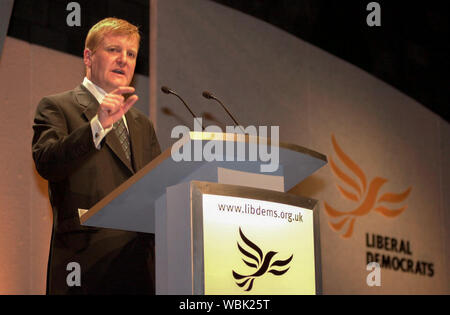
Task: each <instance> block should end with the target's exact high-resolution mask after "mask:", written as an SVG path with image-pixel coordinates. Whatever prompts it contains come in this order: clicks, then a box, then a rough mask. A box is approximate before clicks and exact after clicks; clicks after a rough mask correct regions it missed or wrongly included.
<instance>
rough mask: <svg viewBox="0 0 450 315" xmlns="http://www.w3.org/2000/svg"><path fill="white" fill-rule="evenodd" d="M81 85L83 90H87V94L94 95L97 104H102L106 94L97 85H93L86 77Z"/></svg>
mask: <svg viewBox="0 0 450 315" xmlns="http://www.w3.org/2000/svg"><path fill="white" fill-rule="evenodd" d="M83 85H84V87H85V88H87V89H88V90H89V92H91V93H92V95H94V97H95V99H96V100H97V101H98V103H99V104H101V103H102V102H103V99H104V98H105V95H106V94H107V93H106V91H105V90H103V89H102V88H101V87H99V86H98V85H95V84H94V83H92V81H91V80H89V79H88V78H87V77H84V80H83Z"/></svg>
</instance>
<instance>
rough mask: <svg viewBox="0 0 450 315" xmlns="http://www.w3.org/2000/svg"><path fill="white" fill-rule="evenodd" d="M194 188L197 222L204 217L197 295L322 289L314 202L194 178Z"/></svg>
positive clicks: (197, 235)
mask: <svg viewBox="0 0 450 315" xmlns="http://www.w3.org/2000/svg"><path fill="white" fill-rule="evenodd" d="M191 192H192V207H193V209H192V211H193V214H194V216H193V218H194V222H195V221H202V224H201V225H199V226H197V227H196V226H195V225H194V227H193V234H194V240H197V245H195V244H194V265H196V264H197V265H198V266H200V267H199V268H196V267H195V266H194V270H195V273H196V274H201V275H202V277H198V276H197V277H194V278H195V280H194V282H196V283H194V291H196V293H200V294H201V293H203V294H224V295H227V294H231V295H239V294H257V295H264V294H270V295H274V294H316V293H318V292H320V283H321V281H320V246H319V239H318V235H319V231H318V218H317V213H316V211H314V207H315V205H316V202H315V201H314V200H311V199H307V198H301V197H298V196H293V195H289V194H286V193H279V192H275V191H269V190H262V189H255V188H248V187H242V186H234V185H221V184H214V183H206V182H192V183H191ZM194 242H195V241H194ZM199 242H201V244H198V243H199ZM195 247H197V248H202V251H199V250H198V249H197V250H195ZM196 289H197V290H196Z"/></svg>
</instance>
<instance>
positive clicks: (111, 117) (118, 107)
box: [97, 86, 139, 129]
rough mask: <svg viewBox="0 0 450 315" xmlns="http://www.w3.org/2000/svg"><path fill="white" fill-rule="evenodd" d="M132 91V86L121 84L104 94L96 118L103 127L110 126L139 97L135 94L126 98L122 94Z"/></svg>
mask: <svg viewBox="0 0 450 315" xmlns="http://www.w3.org/2000/svg"><path fill="white" fill-rule="evenodd" d="M134 91H135V89H134V87H131V86H121V87H118V88H117V89H115V90H114V91H112V92H111V93H108V94H106V95H105V98H104V99H103V102H102V103H101V104H100V106H99V108H98V112H97V115H98V120H99V121H100V123H101V124H102V127H103V129H107V128H109V127H111V126H112V125H113V124H114V123H115V122H116V121H118V120H119V119H121V118H122V116H123V115H125V113H126V112H127V111H128V110H129V109H130V108H131V106H133V105H134V103H136V101H137V100H138V99H139V97H138V96H137V95H135V94H134V95H131V96H130V97H128V98H127V99H126V100H125V97H124V96H123V94H131V93H134Z"/></svg>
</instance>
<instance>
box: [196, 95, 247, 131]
mask: <svg viewBox="0 0 450 315" xmlns="http://www.w3.org/2000/svg"><path fill="white" fill-rule="evenodd" d="M202 95H203V97H204V98H206V99H208V100H210V99H213V100H215V101H216V102H218V103H219V104H220V105H221V106H222V108H223V109H224V110H225V111H226V112H227V114H228V116H230V117H231V119H232V120H233V121H234V124H235V126H239V128H240V129H241V130H242V132H243V133H244V134H245V131H244V129H242V126H241V125H240V124H239V123H238V122H237V120H236V119H235V118H234V116H233V115H232V114H231V113H230V111H229V110H228V108H227V107H226V106H225V105H224V104H223V103H222V102H221V101H220V100H219V99H218V98H217V97H215V96H214V95H213V94H211V93H210V92H208V91H204V92H203V93H202Z"/></svg>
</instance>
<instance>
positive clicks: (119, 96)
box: [32, 18, 160, 294]
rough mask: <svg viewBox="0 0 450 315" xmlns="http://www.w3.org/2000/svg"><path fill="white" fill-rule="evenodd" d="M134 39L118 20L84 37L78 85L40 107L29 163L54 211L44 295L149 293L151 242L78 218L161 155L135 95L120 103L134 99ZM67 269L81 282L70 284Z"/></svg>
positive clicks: (145, 237)
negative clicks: (82, 72)
mask: <svg viewBox="0 0 450 315" xmlns="http://www.w3.org/2000/svg"><path fill="white" fill-rule="evenodd" d="M139 40H140V36H139V31H138V29H137V28H136V27H135V26H134V25H132V24H130V23H128V22H126V21H124V20H120V19H115V18H108V19H105V20H102V21H100V22H99V23H97V24H96V25H94V26H93V27H92V28H91V30H90V31H89V34H88V36H87V38H86V47H85V50H84V63H85V65H86V77H85V78H84V81H83V83H82V84H81V85H80V86H78V87H77V88H75V89H74V90H71V91H67V92H64V93H61V94H57V95H52V96H48V97H45V98H43V99H42V100H41V102H40V103H39V105H38V108H37V111H36V116H35V119H34V125H33V129H34V136H33V146H32V149H33V159H34V161H35V165H36V169H37V171H38V172H39V174H40V175H41V176H42V177H44V178H45V179H47V180H48V182H49V198H50V202H51V205H52V208H53V231H52V239H51V246H50V255H49V265H48V275H47V293H48V294H116V293H130V294H152V293H154V272H155V271H154V238H153V235H150V234H144V233H134V232H126V231H118V230H113V229H97V228H88V227H84V226H81V225H80V222H79V217H78V209H89V208H91V207H92V206H93V205H94V204H96V203H97V202H98V201H100V200H101V199H102V198H103V197H105V196H106V195H107V194H109V193H110V192H111V191H112V190H113V189H115V188H116V187H117V186H119V185H120V184H121V183H123V182H124V181H126V180H127V179H128V178H129V177H131V176H132V175H133V174H134V173H135V172H136V171H138V170H139V169H141V168H142V167H143V166H145V165H146V164H147V163H149V162H150V161H151V160H152V159H154V158H155V157H156V156H157V155H159V154H160V147H159V144H158V140H157V139H156V135H155V131H154V129H153V125H152V124H151V122H150V121H149V119H148V118H147V117H146V116H145V115H143V114H142V113H140V112H139V111H138V110H136V109H134V108H132V106H133V105H134V103H135V102H136V101H137V100H138V97H137V95H132V96H129V97H128V98H126V99H125V97H124V95H126V94H132V93H134V88H133V87H130V86H129V85H130V82H131V80H132V78H133V75H134V69H135V66H136V57H137V53H138V50H139ZM123 211H126V209H123ZM71 263H76V264H78V266H79V267H80V269H81V270H80V271H81V273H80V275H81V276H80V279H79V280H80V282H79V283H77V282H76V281H75V282H71V281H69V280H70V279H69V278H70V277H71V275H70V273H71V271H72V270H73V269H71V268H72V267H71V266H73V264H71Z"/></svg>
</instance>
